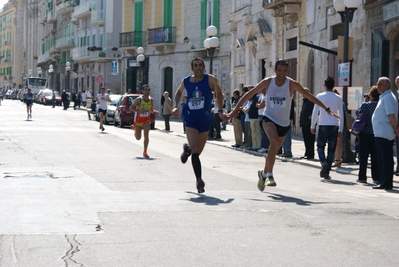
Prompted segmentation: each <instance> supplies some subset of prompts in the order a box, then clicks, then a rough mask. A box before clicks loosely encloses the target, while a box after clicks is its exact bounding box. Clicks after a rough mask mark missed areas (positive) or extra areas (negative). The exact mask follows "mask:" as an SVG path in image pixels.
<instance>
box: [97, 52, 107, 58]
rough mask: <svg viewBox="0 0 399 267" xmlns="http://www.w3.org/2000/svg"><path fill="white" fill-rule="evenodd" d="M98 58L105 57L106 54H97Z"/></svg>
mask: <svg viewBox="0 0 399 267" xmlns="http://www.w3.org/2000/svg"><path fill="white" fill-rule="evenodd" d="M98 56H99V57H105V56H106V54H105V52H103V51H101V52H100V53H98Z"/></svg>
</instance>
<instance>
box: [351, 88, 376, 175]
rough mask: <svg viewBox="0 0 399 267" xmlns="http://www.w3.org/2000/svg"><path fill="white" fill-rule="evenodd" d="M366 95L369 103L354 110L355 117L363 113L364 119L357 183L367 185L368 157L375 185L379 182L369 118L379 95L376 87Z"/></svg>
mask: <svg viewBox="0 0 399 267" xmlns="http://www.w3.org/2000/svg"><path fill="white" fill-rule="evenodd" d="M368 95H369V98H370V101H368V102H363V104H362V105H361V106H360V107H359V109H358V110H356V115H359V114H360V113H363V115H364V116H365V117H366V124H365V125H364V128H363V131H362V132H361V133H360V134H359V173H358V179H357V182H358V183H367V161H368V158H369V155H370V157H371V177H372V178H373V181H374V182H375V183H378V182H379V180H380V177H379V167H378V161H377V155H376V150H375V141H374V132H373V124H372V123H371V117H372V116H373V113H374V110H375V108H376V107H377V104H378V99H379V98H380V93H379V92H378V89H377V86H373V87H371V89H370V91H369V94H368Z"/></svg>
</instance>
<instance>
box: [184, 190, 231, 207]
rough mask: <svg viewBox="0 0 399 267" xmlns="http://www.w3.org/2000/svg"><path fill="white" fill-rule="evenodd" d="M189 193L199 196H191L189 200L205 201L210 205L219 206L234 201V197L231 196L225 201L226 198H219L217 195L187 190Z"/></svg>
mask: <svg viewBox="0 0 399 267" xmlns="http://www.w3.org/2000/svg"><path fill="white" fill-rule="evenodd" d="M187 193H189V194H193V195H196V196H197V197H192V198H189V199H188V201H191V202H194V203H203V204H205V205H209V206H217V205H220V204H229V203H231V202H233V201H234V198H229V199H227V200H226V201H225V200H221V199H220V198H217V197H210V196H207V195H203V194H198V193H194V192H187Z"/></svg>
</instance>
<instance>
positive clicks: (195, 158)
mask: <svg viewBox="0 0 399 267" xmlns="http://www.w3.org/2000/svg"><path fill="white" fill-rule="evenodd" d="M191 164H192V165H193V169H194V174H195V177H196V178H197V179H199V178H201V175H202V173H201V161H200V159H199V155H198V154H197V153H194V154H193V155H192V156H191Z"/></svg>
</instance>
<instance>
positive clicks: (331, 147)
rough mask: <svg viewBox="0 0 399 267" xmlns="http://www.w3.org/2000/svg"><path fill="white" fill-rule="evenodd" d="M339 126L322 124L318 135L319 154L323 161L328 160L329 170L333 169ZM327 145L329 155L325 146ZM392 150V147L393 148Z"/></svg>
mask: <svg viewBox="0 0 399 267" xmlns="http://www.w3.org/2000/svg"><path fill="white" fill-rule="evenodd" d="M337 137H338V126H327V125H320V126H319V133H318V135H317V154H318V155H319V159H320V162H321V163H324V162H327V164H328V171H330V170H331V164H332V162H333V161H334V155H335V147H336V146H337ZM326 144H328V147H327V157H326V155H325V153H324V148H325V146H326ZM391 150H392V149H391Z"/></svg>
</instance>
